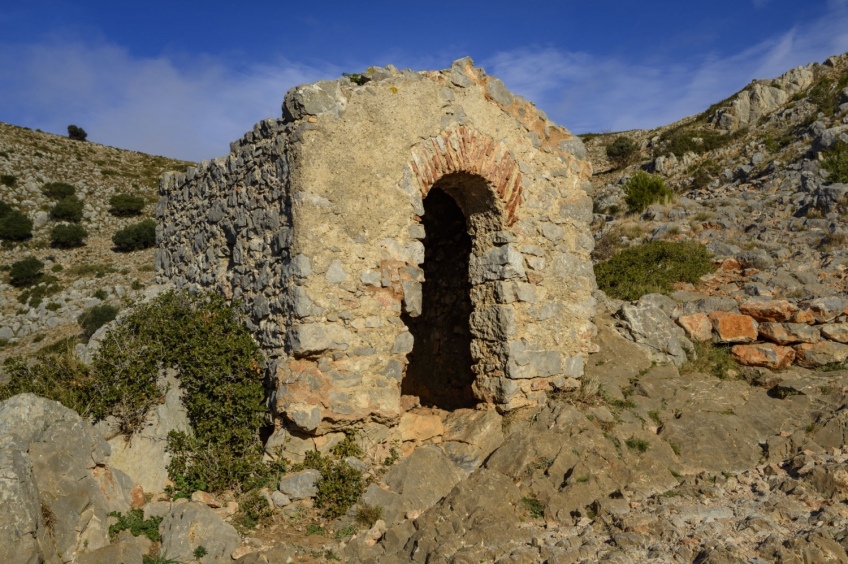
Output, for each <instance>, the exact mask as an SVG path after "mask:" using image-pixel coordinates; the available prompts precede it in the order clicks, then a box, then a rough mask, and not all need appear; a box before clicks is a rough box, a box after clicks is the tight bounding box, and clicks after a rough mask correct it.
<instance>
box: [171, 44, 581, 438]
mask: <svg viewBox="0 0 848 564" xmlns="http://www.w3.org/2000/svg"><path fill="white" fill-rule="evenodd" d="M590 175H591V168H590V165H589V164H588V162H587V161H586V160H585V149H584V148H583V145H582V143H581V142H580V140H579V139H577V138H576V137H574V136H573V135H572V134H571V133H569V132H568V131H567V130H565V129H563V128H562V127H559V126H557V125H555V124H554V123H552V122H551V121H549V120H548V119H547V117H546V116H545V115H544V114H543V113H542V112H541V111H539V110H538V109H536V108H535V107H534V106H533V104H531V103H529V102H527V101H526V100H524V99H522V98H520V97H518V96H514V95H513V94H511V93H510V92H509V91H508V90H507V89H506V88H505V86H504V85H503V83H502V82H501V81H500V80H498V79H497V78H494V77H491V76H487V75H486V73H485V72H484V71H483V70H482V69H479V68H475V67H474V66H473V63H472V61H471V60H470V59H467V58H466V59H461V60H459V61H456V62H455V63H454V64H453V65H452V66H451V68H450V69H448V70H443V71H428V72H412V71H409V70H405V71H398V70H397V69H395V68H393V67H391V66H390V67H387V68H371V69H369V71H368V72H366V73H365V74H364V75H362V76H361V77H360V76H353V77H343V78H340V79H339V80H335V81H322V82H317V83H315V84H309V85H305V86H299V87H296V88H293V89H292V90H290V91H289V92H288V93H287V94H286V97H285V101H284V103H283V117H282V119H268V120H265V121H263V122H261V123H259V124H257V125H256V126H255V127H254V129H253V131H251V132H248V133H247V134H246V135H245V136H244V137H243V138H242V139H241V140H239V141H236V142H234V143H232V144H231V151H230V154H229V156H227V157H224V158H219V159H215V160H213V161H204V162H202V163H201V165H200V166H199V168H197V169H189V170H188V171H187V172H186V173H184V174H176V175H169V174H166V175H165V176H164V177H163V179H162V183H161V188H160V192H161V195H162V198H161V200H160V202H159V206H158V209H157V216H158V231H157V240H158V243H159V247H158V251H157V255H156V269H157V274H158V276H159V279H160V280H161V281H163V282H164V281H172V282H174V283H175V284H176V285H177V286H178V287H183V288H188V289H190V290H193V291H198V290H206V291H214V292H219V293H222V294H223V295H225V296H227V297H228V298H231V299H233V300H237V301H238V302H240V303H241V304H242V306H243V307H244V308H245V310H246V311H247V312H248V315H247V317H248V323H249V328H250V329H251V331H252V332H253V334H254V335H255V337H256V339H257V341H258V342H259V344H260V345H261V346H262V348H263V350H264V352H265V354H266V356H267V358H268V366H267V371H268V375H269V378H270V380H269V381H270V383H271V386H272V387H273V393H272V394H271V406H270V407H271V409H272V411H273V412H274V413H275V414H276V415H277V416H278V422H279V423H280V424H282V425H284V426H286V427H287V428H289V429H292V430H294V431H297V432H299V433H307V434H311V435H317V434H325V433H327V432H329V431H332V430H335V429H339V428H342V427H344V426H347V425H350V424H352V423H362V422H369V421H371V422H378V423H383V424H394V423H396V422H397V420H398V417H399V416H400V415H401V413H402V411H403V408H402V404H403V405H408V404H409V402H407V401H404V402H402V401H401V395H402V394H403V395H409V396H417V398H418V401H420V402H421V403H422V404H425V405H434V406H436V407H443V408H446V409H453V408H456V407H469V406H472V405H474V404H476V403H480V402H485V403H488V404H491V405H494V406H495V407H496V408H497V409H498V410H500V411H502V412H503V411H509V410H511V409H515V408H517V407H520V406H524V405H529V404H533V403H537V402H541V401H543V399H544V397H545V396H544V394H545V391H546V390H550V389H551V388H552V387H563V386H575V385H577V380H576V379H577V378H580V376H581V375H582V372H583V358H584V355H585V354H586V353H588V352H589V351H590V349H591V348H592V347H593V344H592V338H593V336H594V334H595V327H594V325H593V324H592V322H591V319H592V316H593V315H594V311H595V301H594V299H593V298H592V291H593V289H594V288H595V279H594V274H593V271H592V263H591V260H590V256H589V255H590V252H591V250H592V246H593V240H592V236H591V234H590V230H589V223H590V222H591V219H592V201H591V199H590V198H589V197H588V196H587V195H586V193H585V191H584V188H585V185H586V181H587V179H588V178H589V176H590Z"/></svg>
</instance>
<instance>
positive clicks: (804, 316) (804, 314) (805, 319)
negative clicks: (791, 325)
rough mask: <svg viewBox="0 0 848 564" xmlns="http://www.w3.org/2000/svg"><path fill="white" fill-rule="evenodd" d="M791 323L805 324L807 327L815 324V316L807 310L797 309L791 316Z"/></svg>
mask: <svg viewBox="0 0 848 564" xmlns="http://www.w3.org/2000/svg"><path fill="white" fill-rule="evenodd" d="M792 321H794V322H795V323H806V324H808V325H812V324H813V323H815V322H816V316H815V315H813V312H811V311H810V310H809V309H799V310H798V311H796V312H795V315H793V316H792Z"/></svg>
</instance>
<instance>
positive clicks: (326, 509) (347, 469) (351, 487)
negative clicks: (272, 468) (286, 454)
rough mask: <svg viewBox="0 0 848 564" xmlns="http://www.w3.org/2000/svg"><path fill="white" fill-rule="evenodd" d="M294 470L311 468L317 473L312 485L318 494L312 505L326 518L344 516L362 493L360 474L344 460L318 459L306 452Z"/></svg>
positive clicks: (319, 456) (316, 452)
mask: <svg viewBox="0 0 848 564" xmlns="http://www.w3.org/2000/svg"><path fill="white" fill-rule="evenodd" d="M295 468H312V469H314V470H318V471H319V472H320V473H321V478H320V479H319V480H318V482H317V483H316V484H315V485H316V488H317V489H318V495H317V496H316V498H315V506H316V507H318V508H319V509H321V512H322V514H323V515H324V517H326V518H327V519H334V518H336V517H338V516H340V515H344V514H345V513H347V510H348V509H350V508H351V507H353V505H354V504H355V503H356V502H357V500H359V498H360V496H362V494H363V493H364V492H365V481H364V480H363V479H362V474H361V473H360V472H358V471H357V470H356V469H354V468H352V467H351V466H350V465H349V464H348V463H347V462H345V461H344V460H333V459H331V458H330V457H325V456H321V454H320V453H319V452H318V451H310V452H307V453H306V456H305V457H304V460H303V463H302V464H301V465H299V466H296V467H295Z"/></svg>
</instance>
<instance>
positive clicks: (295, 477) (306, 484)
mask: <svg viewBox="0 0 848 564" xmlns="http://www.w3.org/2000/svg"><path fill="white" fill-rule="evenodd" d="M320 479H321V472H319V471H318V470H313V469H311V468H310V469H307V470H302V471H300V472H296V473H294V474H286V475H285V476H283V477H282V478H281V479H280V486H279V489H280V491H281V492H283V493H284V494H286V495H287V496H288V497H289V498H291V499H294V500H297V499H304V498H307V497H315V496H316V495H318V486H317V483H318V480H320Z"/></svg>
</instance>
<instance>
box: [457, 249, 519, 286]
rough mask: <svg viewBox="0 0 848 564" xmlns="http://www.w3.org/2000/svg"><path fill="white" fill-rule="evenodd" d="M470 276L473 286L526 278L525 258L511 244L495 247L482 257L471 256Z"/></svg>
mask: <svg viewBox="0 0 848 564" xmlns="http://www.w3.org/2000/svg"><path fill="white" fill-rule="evenodd" d="M469 276H470V278H471V282H472V283H473V284H480V283H482V282H484V281H486V280H508V279H510V278H524V276H525V273H524V256H523V255H522V254H521V253H520V252H519V251H518V249H516V248H515V247H514V246H513V245H511V244H506V245H503V246H500V247H495V248H493V249H491V250H489V251H487V252H486V253H484V254H483V256H481V257H477V256H475V255H471V258H470V265H469Z"/></svg>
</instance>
